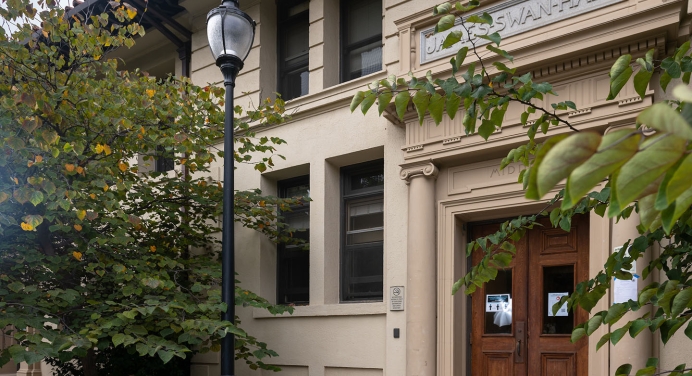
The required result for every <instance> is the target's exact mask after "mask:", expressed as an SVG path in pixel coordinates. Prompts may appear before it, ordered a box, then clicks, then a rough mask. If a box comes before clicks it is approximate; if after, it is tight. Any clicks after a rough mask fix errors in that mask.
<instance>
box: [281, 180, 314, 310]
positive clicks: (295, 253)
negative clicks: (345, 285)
mask: <svg viewBox="0 0 692 376" xmlns="http://www.w3.org/2000/svg"><path fill="white" fill-rule="evenodd" d="M309 193H310V181H309V177H308V176H303V177H300V178H295V179H289V180H284V181H281V182H279V196H280V197H282V198H289V197H303V196H308V195H309ZM280 215H281V217H282V218H283V221H284V223H286V225H287V226H288V229H287V230H288V231H290V232H291V234H290V235H291V236H292V237H293V238H294V239H300V240H303V241H305V244H302V245H295V244H279V245H278V246H277V252H278V253H277V260H276V262H277V274H278V276H277V285H278V286H277V301H278V303H279V304H309V302H310V251H308V250H307V245H308V242H309V241H310V204H309V203H305V204H302V205H296V206H294V207H291V210H290V211H289V210H287V211H284V212H281V213H280Z"/></svg>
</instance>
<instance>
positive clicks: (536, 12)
mask: <svg viewBox="0 0 692 376" xmlns="http://www.w3.org/2000/svg"><path fill="white" fill-rule="evenodd" d="M621 1H624V0H511V1H507V2H503V3H502V4H498V5H496V6H493V7H490V8H488V9H484V10H482V11H480V12H476V13H477V14H482V13H483V12H487V13H488V14H490V16H492V18H493V24H492V25H487V24H475V23H467V24H466V27H467V28H468V29H469V33H470V34H471V35H472V36H473V38H474V41H473V42H474V43H475V44H476V47H478V46H482V45H485V44H488V43H490V42H489V41H488V40H486V39H481V38H477V37H476V36H475V35H476V34H492V33H495V32H497V33H499V34H500V35H501V36H502V38H507V37H509V36H512V35H516V34H521V33H523V32H526V31H529V30H533V29H536V28H539V27H541V26H545V25H549V24H552V23H555V22H558V21H562V20H564V19H567V18H570V17H574V16H578V15H580V14H583V13H586V12H590V11H592V10H596V9H599V8H603V7H605V6H608V5H611V4H615V3H619V2H621ZM469 16H470V15H469ZM467 17H468V16H467ZM434 30H435V27H434V26H433V27H431V28H428V29H425V30H423V31H421V32H420V63H421V64H425V63H428V62H431V61H434V60H438V59H441V58H443V57H447V56H452V55H455V54H456V53H457V51H458V50H459V49H460V48H462V47H464V46H466V47H468V48H469V49H470V48H471V47H472V46H471V42H470V41H469V36H468V35H467V34H466V31H464V29H463V27H461V19H457V21H456V23H455V25H454V26H453V27H452V28H451V29H449V30H446V31H444V32H442V33H439V34H433V32H434ZM454 30H458V31H461V32H463V37H462V39H461V41H460V42H458V43H457V44H455V45H453V46H452V47H450V48H446V49H442V43H443V42H444V40H445V38H446V37H447V35H448V34H449V33H451V32H452V31H454Z"/></svg>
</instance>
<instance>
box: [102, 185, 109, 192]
mask: <svg viewBox="0 0 692 376" xmlns="http://www.w3.org/2000/svg"><path fill="white" fill-rule="evenodd" d="M108 188H109V187H108V184H106V185H104V186H103V191H104V192H108Z"/></svg>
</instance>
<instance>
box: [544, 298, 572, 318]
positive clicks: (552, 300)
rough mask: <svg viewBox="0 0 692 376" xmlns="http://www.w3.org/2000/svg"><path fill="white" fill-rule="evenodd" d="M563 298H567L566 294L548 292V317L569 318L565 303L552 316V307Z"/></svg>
mask: <svg viewBox="0 0 692 376" xmlns="http://www.w3.org/2000/svg"><path fill="white" fill-rule="evenodd" d="M563 296H569V293H567V292H549V293H548V316H550V317H552V316H569V313H568V312H567V303H565V304H563V305H562V307H560V309H558V310H557V313H556V314H554V315H553V306H554V305H555V304H557V303H559V302H560V299H562V297H563Z"/></svg>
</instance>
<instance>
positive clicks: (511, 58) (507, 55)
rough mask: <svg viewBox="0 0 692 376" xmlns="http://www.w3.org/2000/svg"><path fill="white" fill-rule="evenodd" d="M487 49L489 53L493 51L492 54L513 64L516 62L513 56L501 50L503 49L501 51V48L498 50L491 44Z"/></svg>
mask: <svg viewBox="0 0 692 376" xmlns="http://www.w3.org/2000/svg"><path fill="white" fill-rule="evenodd" d="M485 48H487V49H488V50H489V51H492V52H494V53H496V54H498V55H500V56H502V57H504V58H505V59H507V60H509V61H511V62H514V57H513V56H512V55H510V54H508V53H507V51H505V50H501V49H499V48H497V47H495V46H493V45H491V44H489V45H487V46H485Z"/></svg>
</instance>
